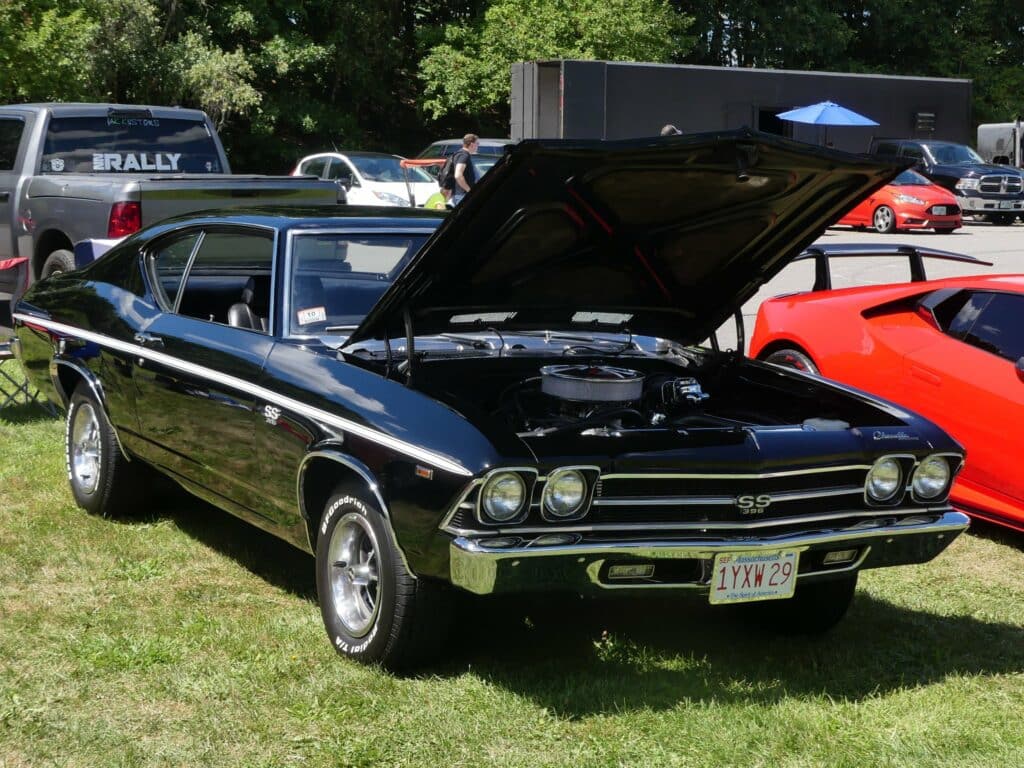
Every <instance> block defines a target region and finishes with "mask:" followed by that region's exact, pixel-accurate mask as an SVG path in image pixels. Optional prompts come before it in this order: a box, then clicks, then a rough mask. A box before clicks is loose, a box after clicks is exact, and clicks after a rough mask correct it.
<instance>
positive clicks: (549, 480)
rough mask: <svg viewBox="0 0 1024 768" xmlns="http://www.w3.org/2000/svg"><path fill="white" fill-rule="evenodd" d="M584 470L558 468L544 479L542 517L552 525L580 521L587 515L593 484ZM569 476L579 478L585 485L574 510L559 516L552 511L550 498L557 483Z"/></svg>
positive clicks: (541, 502) (579, 468) (580, 468)
mask: <svg viewBox="0 0 1024 768" xmlns="http://www.w3.org/2000/svg"><path fill="white" fill-rule="evenodd" d="M583 469H584V468H582V467H558V468H557V469H555V470H552V471H551V472H549V473H548V475H547V477H546V478H545V479H544V490H543V491H542V492H541V497H540V515H541V517H542V518H544V519H545V520H547V521H548V522H551V523H564V522H567V521H572V520H579V519H580V518H581V517H583V516H584V515H585V514H586V513H587V508H588V506H589V501H590V494H591V491H592V486H593V482H592V481H591V480H588V478H587V474H586V472H584V471H583ZM567 476H576V477H578V478H579V479H580V482H581V483H582V484H583V488H582V491H581V493H580V498H579V501H578V502H577V503H576V504H575V505H574V506H573V508H572V509H571V510H570V511H569V512H568V513H567V514H558V513H557V512H555V511H554V509H552V504H551V502H550V501H549V498H550V496H551V495H552V494H553V491H552V489H553V488H554V487H555V486H554V484H555V482H557V481H558V480H559V479H561V478H563V477H567Z"/></svg>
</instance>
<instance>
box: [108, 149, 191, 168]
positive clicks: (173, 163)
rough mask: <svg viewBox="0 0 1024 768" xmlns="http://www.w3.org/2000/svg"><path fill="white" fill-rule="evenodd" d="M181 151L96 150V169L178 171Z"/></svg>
mask: <svg viewBox="0 0 1024 768" xmlns="http://www.w3.org/2000/svg"><path fill="white" fill-rule="evenodd" d="M180 159H181V152H153V153H152V154H150V153H149V152H140V153H139V154H135V153H134V152H125V153H120V152H94V153H93V156H92V169H93V170H94V171H122V172H128V171H177V170H178V160H180Z"/></svg>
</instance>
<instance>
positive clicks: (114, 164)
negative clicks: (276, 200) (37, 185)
mask: <svg viewBox="0 0 1024 768" xmlns="http://www.w3.org/2000/svg"><path fill="white" fill-rule="evenodd" d="M40 171H41V172H42V173H146V174H149V173H222V172H223V169H222V168H221V165H220V156H219V155H218V153H217V145H216V143H215V142H214V140H213V137H212V136H211V135H210V132H209V131H208V130H207V127H206V123H204V122H202V121H197V120H181V119H168V118H163V117H123V116H120V115H110V116H107V117H58V118H53V119H52V120H50V125H49V127H48V128H47V131H46V141H45V143H44V144H43V161H42V166H41V168H40Z"/></svg>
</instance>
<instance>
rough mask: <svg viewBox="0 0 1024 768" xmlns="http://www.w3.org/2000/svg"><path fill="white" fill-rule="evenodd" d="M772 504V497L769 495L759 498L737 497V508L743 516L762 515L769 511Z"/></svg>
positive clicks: (761, 495) (763, 494)
mask: <svg viewBox="0 0 1024 768" xmlns="http://www.w3.org/2000/svg"><path fill="white" fill-rule="evenodd" d="M771 503H772V497H771V496H769V495H768V494H767V493H762V494H760V495H759V496H737V497H736V506H737V507H738V508H739V510H740V514H741V515H761V514H764V513H765V512H767V511H768V505H769V504H771Z"/></svg>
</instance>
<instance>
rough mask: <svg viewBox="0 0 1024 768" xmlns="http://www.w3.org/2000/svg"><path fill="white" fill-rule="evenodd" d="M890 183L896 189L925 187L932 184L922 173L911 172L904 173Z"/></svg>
mask: <svg viewBox="0 0 1024 768" xmlns="http://www.w3.org/2000/svg"><path fill="white" fill-rule="evenodd" d="M889 183H890V184H892V185H893V186H894V187H909V186H914V187H924V186H927V185H929V184H931V182H930V181H928V179H926V178H925V177H924V176H922V175H921V174H920V173H918V172H917V171H911V170H906V171H904V172H903V173H901V174H900V175H899V176H897V177H896V178H895V179H893V180H892V181H891V182H889Z"/></svg>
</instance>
